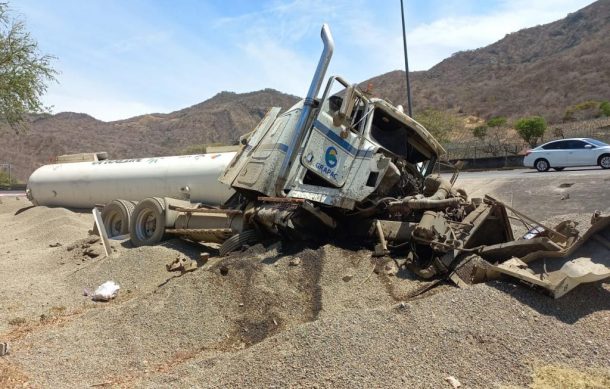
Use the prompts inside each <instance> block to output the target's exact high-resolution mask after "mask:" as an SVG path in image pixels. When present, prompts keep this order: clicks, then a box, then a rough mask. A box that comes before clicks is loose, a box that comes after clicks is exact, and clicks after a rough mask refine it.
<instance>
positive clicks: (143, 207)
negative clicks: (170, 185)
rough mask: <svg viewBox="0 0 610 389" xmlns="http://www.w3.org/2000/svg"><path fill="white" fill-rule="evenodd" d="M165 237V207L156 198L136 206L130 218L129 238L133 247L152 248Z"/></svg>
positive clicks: (143, 201) (145, 200)
mask: <svg viewBox="0 0 610 389" xmlns="http://www.w3.org/2000/svg"><path fill="white" fill-rule="evenodd" d="M164 236H165V206H164V201H163V199H161V198H158V197H149V198H147V199H144V200H142V201H140V203H138V205H136V207H135V209H134V211H133V214H132V216H131V224H130V231H129V237H130V238H131V243H133V245H134V246H136V247H139V246H152V245H154V244H157V243H159V242H160V241H161V240H163V237H164Z"/></svg>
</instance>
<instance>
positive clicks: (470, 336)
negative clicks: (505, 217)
mask: <svg viewBox="0 0 610 389" xmlns="http://www.w3.org/2000/svg"><path fill="white" fill-rule="evenodd" d="M24 205H25V204H23V201H22V202H21V203H20V204H18V202H17V201H15V202H11V201H9V200H4V204H0V211H1V212H0V229H1V231H0V232H1V234H0V242H1V243H2V246H1V247H2V252H3V253H4V251H8V253H6V254H4V255H3V256H2V257H0V258H1V259H0V261H1V262H0V265H1V266H0V272H2V273H0V277H1V278H0V279H2V280H3V283H2V284H1V285H0V312H2V316H0V341H2V340H3V339H8V340H9V341H10V342H11V345H12V350H13V351H12V353H11V354H10V355H7V356H5V357H2V358H1V359H0V373H3V375H4V377H12V379H14V382H18V383H22V382H26V381H27V382H30V383H34V384H36V385H39V386H45V387H83V386H88V385H99V384H103V385H109V386H112V385H118V386H127V387H130V386H144V387H147V386H182V387H192V386H199V387H218V386H223V387H236V386H239V387H252V386H256V387H261V386H263V387H271V386H279V387H286V386H305V387H313V386H326V387H353V386H358V387H381V386H389V387H450V386H449V385H448V384H447V382H446V381H445V378H446V377H447V376H449V375H452V376H455V377H456V378H457V379H459V380H460V381H461V382H462V383H463V384H464V385H465V386H466V387H493V386H498V385H526V384H528V383H530V382H532V374H533V372H534V371H535V369H542V370H540V371H547V370H548V369H547V367H548V366H554V367H553V368H555V367H557V368H563V367H565V368H569V369H581V368H583V367H585V366H586V367H588V368H589V369H592V370H589V371H590V372H591V373H590V374H591V377H593V376H594V377H595V379H596V380H598V381H599V380H600V379H601V380H602V381H600V382H604V381H603V379H606V378H605V377H608V376H610V372H609V371H608V366H610V344H609V341H610V337H609V336H608V333H607V329H608V326H609V324H610V298H609V297H610V287H609V286H608V284H603V283H598V284H594V285H588V286H585V287H581V288H579V289H577V290H575V291H574V292H572V293H570V294H568V295H567V296H566V297H565V298H563V299H561V300H552V299H550V298H548V297H546V296H543V295H540V294H538V293H537V292H534V291H531V290H529V289H526V288H523V287H520V286H514V285H511V284H508V283H500V282H494V283H489V284H486V285H477V286H474V287H472V288H469V289H464V290H460V289H456V288H454V287H452V286H449V285H440V286H439V287H437V288H435V289H433V290H432V291H430V292H427V293H425V294H423V295H422V296H418V297H417V298H415V299H413V298H411V296H414V295H416V294H417V293H418V292H419V291H421V290H423V289H424V288H426V287H427V286H429V284H428V283H427V282H424V281H420V280H417V279H415V278H413V277H412V276H411V275H409V274H408V272H406V271H400V272H398V273H397V274H396V275H388V274H386V273H392V271H386V269H390V270H392V269H391V268H392V262H391V261H388V260H387V259H386V260H381V261H376V260H374V259H372V257H371V255H370V252H369V251H367V250H360V251H350V250H346V249H342V248H339V247H335V246H332V245H325V246H322V247H309V248H308V247H295V246H286V245H285V246H284V247H281V246H279V245H276V246H274V247H271V248H267V249H265V248H263V247H262V246H260V245H258V246H254V247H252V248H250V249H248V250H247V251H245V252H243V253H240V254H235V255H232V256H229V257H226V258H214V257H212V258H210V259H209V261H207V262H206V263H204V261H202V260H200V257H199V254H200V253H201V251H210V252H211V253H212V254H213V253H214V251H213V249H212V248H209V247H203V246H201V245H197V244H191V243H186V242H182V241H179V240H176V239H174V240H169V241H166V242H165V243H164V244H162V245H159V246H155V247H140V248H132V247H130V244H129V242H126V241H124V242H120V241H114V242H113V243H112V245H113V251H114V254H113V255H112V256H111V257H109V258H103V256H101V255H97V254H100V253H101V246H100V243H99V242H98V241H96V240H95V238H92V237H91V236H89V235H88V234H87V230H89V229H90V228H91V217H90V215H89V214H88V213H83V214H81V213H75V212H71V211H67V210H63V209H48V208H44V207H38V208H32V209H27V210H24V211H19V210H20V208H22V207H23V206H24ZM15 239H20V240H21V239H23V240H25V239H27V242H28V244H27V245H24V244H23V242H20V243H15V242H17V241H15ZM30 242H31V243H30ZM177 256H183V257H187V258H190V259H193V260H196V261H198V266H199V267H198V268H197V270H195V271H193V272H187V273H179V272H177V273H176V272H172V273H170V272H168V271H167V270H166V268H165V265H166V264H168V263H169V262H171V261H172V260H174V259H175V258H176V257H177ZM108 280H114V281H116V282H117V283H119V284H120V285H121V291H120V292H119V295H118V297H117V298H116V299H115V300H112V301H110V302H108V303H94V302H92V301H91V300H90V298H89V297H87V296H84V293H83V292H84V291H85V290H87V289H88V290H92V289H93V288H95V287H96V286H98V285H100V284H101V283H103V282H105V281H108ZM403 301H407V302H403ZM545 369H547V370H545ZM604 369H605V370H604ZM536 371H538V370H536ZM600 377H601V378H600ZM5 379H6V378H5ZM6 382H8V381H6ZM596 382H597V381H596ZM0 383H2V381H0Z"/></svg>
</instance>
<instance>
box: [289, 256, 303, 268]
mask: <svg viewBox="0 0 610 389" xmlns="http://www.w3.org/2000/svg"><path fill="white" fill-rule="evenodd" d="M300 264H301V258H298V257H296V258H292V259H291V260H290V262H288V265H290V266H299V265H300Z"/></svg>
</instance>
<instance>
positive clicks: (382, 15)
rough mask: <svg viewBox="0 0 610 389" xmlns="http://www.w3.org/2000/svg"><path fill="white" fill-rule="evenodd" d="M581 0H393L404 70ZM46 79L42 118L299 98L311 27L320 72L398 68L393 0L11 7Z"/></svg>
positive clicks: (557, 14)
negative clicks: (48, 63) (326, 62)
mask: <svg viewBox="0 0 610 389" xmlns="http://www.w3.org/2000/svg"><path fill="white" fill-rule="evenodd" d="M591 2H592V1H591V0H486V1H484V0H405V1H404V4H405V17H406V25H407V28H406V29H407V42H408V52H409V68H410V70H412V71H413V70H427V69H429V68H430V67H432V66H434V65H435V64H436V63H438V62H440V61H442V60H443V59H444V58H447V57H449V56H451V54H453V53H455V52H458V51H462V50H470V49H476V48H479V47H483V46H486V45H488V44H491V43H493V42H495V41H497V40H499V39H502V38H503V37H504V36H505V35H506V34H509V33H511V32H515V31H518V30H520V29H522V28H527V27H533V26H535V25H539V24H545V23H548V22H552V21H554V20H558V19H561V18H563V17H565V16H566V15H567V14H568V13H570V12H575V11H577V10H578V9H580V8H582V7H584V6H586V5H588V4H590V3H591ZM10 7H11V8H12V9H13V11H14V12H13V16H14V17H16V18H19V19H22V20H24V21H25V23H26V26H27V29H28V31H29V32H30V33H31V35H32V37H33V38H34V39H35V40H36V41H37V42H38V45H39V50H40V52H41V53H43V54H50V55H53V56H54V57H56V59H55V60H54V61H53V66H54V67H55V69H56V70H58V71H59V75H58V77H57V79H58V82H57V83H52V84H50V85H49V88H48V91H47V93H46V94H45V95H44V96H43V98H42V100H43V102H44V103H45V104H46V105H48V106H50V107H51V109H52V112H54V113H57V112H63V111H70V112H82V113H87V114H89V115H91V116H93V117H95V118H97V119H100V120H105V121H111V120H119V119H125V118H129V117H133V116H136V115H142V114H147V113H168V112H172V111H175V110H178V109H182V108H186V107H188V106H191V105H194V104H197V103H200V102H202V101H204V100H206V99H209V98H211V97H213V96H214V95H215V94H217V93H219V92H221V91H232V92H237V93H243V92H250V91H255V90H260V89H264V88H273V89H276V90H279V91H281V92H284V93H290V94H293V95H297V96H304V95H305V94H306V93H307V89H308V86H309V83H310V80H311V77H312V75H313V72H314V70H315V67H316V65H317V62H318V59H319V56H320V53H321V50H322V43H321V40H320V28H321V26H322V23H328V24H329V26H330V29H331V31H332V34H333V37H334V40H335V53H334V56H333V59H332V61H331V65H330V68H329V74H327V76H328V75H331V74H334V75H342V76H343V77H344V78H346V79H347V80H348V81H350V82H352V83H354V82H361V81H364V80H366V79H368V78H371V77H374V76H377V75H380V74H383V73H386V72H389V71H392V70H396V69H404V57H403V46H402V26H401V17H400V1H399V0H332V1H329V0H257V1H254V0H207V1H206V0H129V1H126V0H12V1H11V2H10Z"/></svg>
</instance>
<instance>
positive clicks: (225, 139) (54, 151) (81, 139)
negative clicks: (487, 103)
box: [0, 89, 298, 180]
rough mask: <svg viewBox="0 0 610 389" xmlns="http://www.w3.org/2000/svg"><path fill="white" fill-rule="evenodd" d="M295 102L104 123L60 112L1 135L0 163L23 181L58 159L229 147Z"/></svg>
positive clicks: (235, 97) (250, 100)
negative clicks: (213, 145)
mask: <svg viewBox="0 0 610 389" xmlns="http://www.w3.org/2000/svg"><path fill="white" fill-rule="evenodd" d="M297 101H298V98H297V97H295V96H291V95H287V94H284V93H280V92H278V91H275V90H272V89H265V90H262V91H258V92H251V93H244V94H236V93H231V92H222V93H219V94H217V95H216V96H214V97H213V98H211V99H209V100H206V101H204V102H203V103H200V104H197V105H194V106H192V107H189V108H185V109H182V110H180V111H176V112H172V113H169V114H150V115H143V116H137V117H134V118H130V119H127V120H120V121H115V122H103V121H100V120H97V119H95V118H93V117H91V116H89V115H85V114H80V113H71V112H63V113H59V114H57V115H41V116H37V117H33V118H32V119H31V126H30V129H29V131H28V132H27V133H22V134H18V135H14V134H13V133H12V132H11V130H10V129H4V130H0V139H1V142H0V161H7V162H11V163H12V164H13V171H14V172H15V173H16V174H17V177H18V178H19V179H21V180H25V179H27V177H28V176H29V174H30V173H31V172H32V171H33V170H34V169H36V168H37V167H38V166H41V165H43V164H45V163H48V162H49V161H50V160H51V159H52V158H54V157H56V156H57V155H61V154H67V153H82V152H91V151H107V152H109V154H110V156H111V158H126V157H133V158H136V157H149V156H163V155H173V154H176V153H180V152H181V151H182V150H184V149H185V148H187V147H188V146H191V145H193V144H204V143H216V142H222V143H233V142H234V141H236V140H237V139H238V138H239V136H240V135H242V134H244V133H246V132H248V131H250V130H252V129H253V128H254V126H255V125H256V124H257V123H258V121H259V120H260V119H261V118H262V117H263V115H264V114H265V113H266V112H267V110H268V109H269V108H270V107H272V106H279V107H282V108H283V109H287V108H289V107H290V106H292V105H293V104H294V103H295V102H297Z"/></svg>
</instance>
